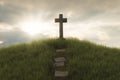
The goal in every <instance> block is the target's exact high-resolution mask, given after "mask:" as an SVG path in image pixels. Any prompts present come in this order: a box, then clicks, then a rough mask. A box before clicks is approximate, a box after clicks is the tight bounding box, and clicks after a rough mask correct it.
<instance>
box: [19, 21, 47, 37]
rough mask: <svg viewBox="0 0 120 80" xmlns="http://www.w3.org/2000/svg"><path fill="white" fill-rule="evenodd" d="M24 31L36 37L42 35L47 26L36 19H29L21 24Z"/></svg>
mask: <svg viewBox="0 0 120 80" xmlns="http://www.w3.org/2000/svg"><path fill="white" fill-rule="evenodd" d="M20 26H21V29H22V31H24V32H26V33H28V34H30V35H35V34H38V33H41V32H42V31H43V30H44V29H45V24H44V23H43V22H40V21H39V20H35V19H27V20H24V21H22V22H21V23H20Z"/></svg>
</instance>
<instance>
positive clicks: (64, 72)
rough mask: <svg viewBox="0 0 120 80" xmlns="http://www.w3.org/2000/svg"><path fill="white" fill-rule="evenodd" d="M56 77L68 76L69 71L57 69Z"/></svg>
mask: <svg viewBox="0 0 120 80" xmlns="http://www.w3.org/2000/svg"><path fill="white" fill-rule="evenodd" d="M54 76H55V77H67V76H68V71H55V75H54Z"/></svg>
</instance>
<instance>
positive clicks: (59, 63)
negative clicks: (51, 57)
mask: <svg viewBox="0 0 120 80" xmlns="http://www.w3.org/2000/svg"><path fill="white" fill-rule="evenodd" d="M54 65H55V67H64V66H65V62H56V63H55V64H54Z"/></svg>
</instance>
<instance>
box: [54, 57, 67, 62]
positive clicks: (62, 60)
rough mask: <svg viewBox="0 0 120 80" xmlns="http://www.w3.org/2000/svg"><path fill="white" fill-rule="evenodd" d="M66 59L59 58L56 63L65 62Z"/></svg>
mask: <svg viewBox="0 0 120 80" xmlns="http://www.w3.org/2000/svg"><path fill="white" fill-rule="evenodd" d="M65 61H66V59H65V58H64V57H58V58H55V62H65Z"/></svg>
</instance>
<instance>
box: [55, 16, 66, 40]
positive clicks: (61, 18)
mask: <svg viewBox="0 0 120 80" xmlns="http://www.w3.org/2000/svg"><path fill="white" fill-rule="evenodd" d="M55 22H56V23H57V22H59V37H60V39H63V23H65V22H67V18H63V14H59V18H57V19H55Z"/></svg>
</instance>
